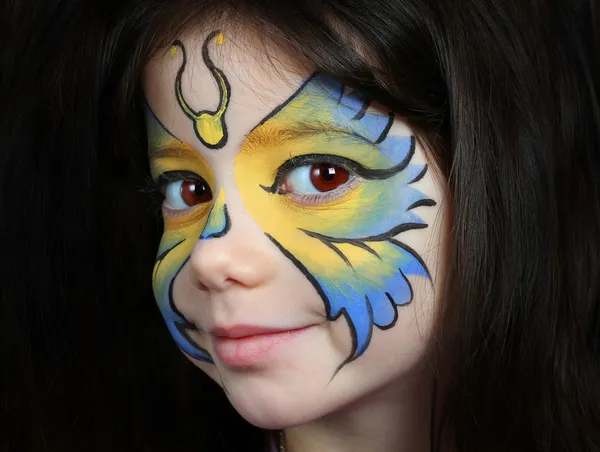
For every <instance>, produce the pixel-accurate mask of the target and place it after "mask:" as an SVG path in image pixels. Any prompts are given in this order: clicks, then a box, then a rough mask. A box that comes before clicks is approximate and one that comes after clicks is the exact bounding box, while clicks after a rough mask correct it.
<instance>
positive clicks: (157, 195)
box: [144, 154, 364, 218]
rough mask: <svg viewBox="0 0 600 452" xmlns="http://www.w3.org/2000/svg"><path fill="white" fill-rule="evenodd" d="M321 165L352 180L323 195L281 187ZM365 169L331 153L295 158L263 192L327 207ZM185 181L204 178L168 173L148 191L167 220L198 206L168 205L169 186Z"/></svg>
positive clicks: (284, 164)
mask: <svg viewBox="0 0 600 452" xmlns="http://www.w3.org/2000/svg"><path fill="white" fill-rule="evenodd" d="M317 164H329V165H332V166H336V167H339V168H342V169H344V170H345V171H347V172H348V174H349V179H348V180H347V181H346V182H345V183H343V184H342V185H340V186H339V187H337V188H335V189H333V190H331V191H327V192H322V193H311V194H298V193H294V192H288V193H286V192H282V191H281V190H280V188H279V187H280V186H281V185H282V183H283V182H284V180H285V179H286V178H287V177H288V176H289V175H290V174H291V173H292V171H294V170H296V169H298V168H301V167H304V166H312V165H317ZM363 168H364V167H363V166H362V165H360V164H359V163H357V162H354V161H352V160H350V159H346V158H344V157H339V156H336V155H327V154H306V155H301V156H297V157H293V158H291V159H289V160H287V161H286V162H285V163H283V164H282V165H281V166H280V167H279V169H278V170H277V173H276V175H275V180H274V182H273V184H272V185H271V187H265V186H262V188H263V189H265V190H266V191H269V192H271V193H274V194H279V195H283V196H286V197H288V198H290V199H291V200H292V201H293V202H294V203H296V204H299V205H304V206H314V205H319V204H324V203H327V202H330V201H333V200H335V199H339V198H341V197H342V196H344V195H345V194H346V193H348V192H349V191H352V190H353V189H354V188H355V187H356V185H357V184H358V183H359V181H360V179H361V178H360V177H359V176H358V175H357V172H361V169H363ZM183 179H200V180H201V179H202V178H201V177H200V176H198V175H197V174H195V173H193V172H191V171H167V172H164V173H162V174H161V175H160V176H159V177H158V178H157V180H156V181H154V180H152V179H150V180H149V181H148V184H147V187H146V188H145V189H144V191H145V192H146V193H147V194H148V195H149V197H150V202H151V205H152V207H153V210H155V211H157V212H162V214H163V215H164V216H165V217H166V218H173V217H178V216H182V215H186V214H187V213H189V212H190V211H192V210H193V209H194V208H196V206H191V207H189V208H186V209H170V208H169V207H168V206H166V204H165V202H164V201H165V189H166V187H167V185H168V184H170V183H173V182H178V181H180V180H183Z"/></svg>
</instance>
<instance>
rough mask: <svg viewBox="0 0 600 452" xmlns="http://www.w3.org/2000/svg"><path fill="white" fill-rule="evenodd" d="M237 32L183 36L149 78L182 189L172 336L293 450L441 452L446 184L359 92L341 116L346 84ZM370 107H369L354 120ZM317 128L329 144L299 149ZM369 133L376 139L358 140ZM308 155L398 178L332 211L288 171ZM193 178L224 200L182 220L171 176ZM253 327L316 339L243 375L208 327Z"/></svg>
mask: <svg viewBox="0 0 600 452" xmlns="http://www.w3.org/2000/svg"><path fill="white" fill-rule="evenodd" d="M222 31H223V33H222V34H218V33H217V34H216V33H213V34H212V35H211V34H210V33H211V32H212V30H211V31H209V32H208V33H206V32H198V33H197V34H191V35H188V36H186V37H185V38H183V39H181V40H180V43H178V44H177V45H175V46H174V47H172V48H170V49H166V51H165V52H162V53H160V54H159V55H158V56H157V57H156V58H155V59H153V60H151V61H150V62H149V64H148V65H147V67H146V70H145V74H144V91H145V95H146V99H147V102H148V106H149V109H148V112H147V124H148V133H149V155H150V165H151V170H152V175H153V178H154V179H155V180H156V181H158V182H159V183H161V184H162V186H163V189H164V190H166V192H167V193H168V196H167V200H166V202H165V205H164V209H163V210H164V216H165V235H164V236H163V241H162V243H161V247H160V249H159V253H158V254H159V257H158V259H157V267H156V268H155V273H154V288H155V295H156V297H157V301H158V303H159V306H160V308H161V311H162V312H163V315H164V316H165V319H166V321H167V324H168V325H169V329H170V331H171V333H172V334H173V335H174V338H175V340H176V342H177V344H178V345H179V346H180V348H181V349H182V350H183V351H184V353H185V354H186V355H187V356H188V357H189V358H190V359H191V360H192V361H193V362H194V363H195V364H196V365H197V366H198V367H199V368H200V369H202V370H203V371H204V372H206V373H207V374H208V375H209V376H210V377H211V378H212V379H214V381H215V382H216V383H217V384H219V385H220V386H221V387H222V388H223V389H224V390H225V391H226V394H227V396H228V398H229V400H230V401H231V403H232V404H233V406H234V407H235V408H236V410H237V411H238V412H239V413H240V414H241V415H242V416H243V417H245V418H246V419H247V420H248V421H249V422H251V423H253V424H255V425H257V426H259V427H262V428H267V429H285V430H286V443H287V448H288V450H293V451H304V450H306V451H308V450H310V451H316V450H328V451H336V450H339V451H349V450H371V451H385V450H411V451H418V450H426V448H427V447H428V433H429V432H428V429H429V416H430V407H431V374H430V370H429V366H428V365H427V360H426V355H425V351H426V347H427V343H428V339H429V337H430V329H431V324H432V321H433V316H434V310H435V306H436V300H435V294H436V293H439V292H440V291H439V290H437V289H438V287H439V286H440V284H441V282H440V281H441V280H442V279H443V278H442V276H441V274H442V270H443V269H442V268H441V267H440V265H439V264H438V261H439V260H440V256H441V252H442V251H441V248H442V247H440V245H441V242H442V240H441V231H442V224H443V221H442V219H443V216H444V209H443V204H442V203H441V200H442V197H443V190H442V184H441V183H440V182H439V181H438V180H439V178H437V177H436V174H435V170H434V169H433V168H432V167H427V168H426V167H425V165H426V163H427V160H426V156H425V152H424V151H423V149H422V148H421V146H420V145H419V143H418V140H414V139H411V137H413V136H414V134H413V133H412V131H411V130H410V129H409V128H408V126H407V125H406V124H405V123H403V121H402V119H401V118H399V117H394V118H393V121H392V120H390V118H391V116H390V112H388V111H387V110H385V109H384V108H382V107H380V106H377V105H373V104H368V102H367V101H366V100H365V99H362V97H360V96H359V95H358V94H357V93H354V94H353V93H352V92H351V91H350V90H347V89H344V90H343V91H339V93H340V94H341V95H342V99H343V100H342V101H341V102H339V103H340V105H341V106H338V105H337V104H333V103H332V102H331V99H332V98H331V96H330V94H331V93H333V92H334V91H335V90H336V89H337V88H339V87H338V86H337V85H336V82H335V81H333V80H328V79H321V78H319V77H318V75H317V76H315V75H313V74H311V73H310V72H306V70H299V69H294V65H293V64H292V63H290V62H289V61H287V60H286V55H282V54H280V53H276V52H273V51H268V52H266V51H265V50H264V49H263V48H261V47H260V46H252V45H251V44H249V43H250V42H251V39H250V38H251V37H249V36H243V35H236V34H234V33H233V32H228V31H227V30H226V29H224V30H222ZM209 35H210V36H209ZM207 37H210V39H209V40H207ZM203 44H204V45H205V46H204V47H205V55H204V58H203ZM207 49H208V51H209V55H210V61H209V64H207V60H206V50H207ZM184 52H185V53H184ZM267 54H268V55H267ZM184 56H185V60H186V61H185V65H184V64H183V63H184ZM182 68H183V70H182ZM211 68H212V69H211ZM214 68H217V69H218V73H217V75H216V76H215V70H214ZM178 74H179V78H178ZM222 76H224V77H225V78H226V84H225V83H224V81H223V77H222ZM219 86H221V89H219ZM223 87H226V88H227V92H226V93H225V94H226V95H227V96H228V97H227V102H223V95H224V94H223ZM302 87H304V89H302ZM341 88H343V87H341ZM282 105H284V106H287V107H285V108H280V109H279V110H277V109H278V107H280V106H282ZM362 105H365V106H366V105H368V110H366V111H363V115H364V116H363V117H362V118H361V119H360V120H355V119H353V117H354V115H355V114H356V113H358V111H359V110H360V107H361V106H362ZM224 106H226V108H225V109H224V108H223V107H224ZM344 108H345V110H344ZM352 109H355V110H352ZM274 111H275V113H274ZM201 112H204V113H203V114H204V119H203V120H202V121H204V122H201V121H200V119H199V118H200V117H201V115H200V113H201ZM207 112H208V113H207ZM211 112H213V113H215V114H214V115H213V116H211V114H212V113H211ZM217 115H218V117H217ZM265 118H267V119H265ZM211 121H212V122H211ZM308 122H311V123H312V126H314V127H313V129H314V130H312V131H310V130H309V131H307V130H306V128H304V129H303V134H302V136H301V137H300V138H298V137H295V138H294V139H293V140H290V139H285V138H284V136H285V130H289V129H290V128H293V127H295V126H297V125H298V124H304V125H306V124H307V123H308ZM388 122H389V123H390V124H391V128H389V127H388V129H389V130H387V131H386V133H385V140H384V141H382V142H381V143H377V144H374V142H375V141H376V139H377V138H381V137H382V136H383V135H381V133H382V132H383V129H385V125H387V124H388ZM211 124H216V125H215V126H214V127H213V126H212V125H211ZM223 124H224V125H225V133H222V130H223ZM365 124H367V125H368V124H371V125H372V127H371V128H369V127H367V126H366V125H365ZM211 127H212V128H211ZM340 129H344V130H345V132H344V133H340ZM203 130H204V131H207V132H206V134H205V135H203V134H204V132H202V131H203ZM369 133H372V134H374V135H373V137H371V138H372V139H370V141H371V142H370V143H366V142H365V140H362V141H361V140H360V139H358V138H357V135H361V136H362V137H365V136H366V137H367V138H369V137H368V135H369ZM215 143H217V145H215ZM306 154H311V155H313V154H317V156H318V158H321V156H322V155H334V156H336V157H340V158H342V159H344V160H343V161H344V162H345V161H346V160H350V161H353V162H358V163H360V165H361V167H368V168H369V169H376V170H384V169H389V168H397V169H398V168H401V171H396V172H394V173H393V175H391V176H390V175H389V174H388V175H387V176H386V177H385V178H384V177H383V176H381V177H379V176H378V178H375V179H373V178H371V179H368V178H367V179H365V178H361V177H359V176H356V175H355V174H349V176H350V179H349V181H348V182H347V183H343V184H341V189H337V191H334V194H335V196H334V197H329V198H325V197H324V195H323V193H317V194H316V196H314V194H313V196H312V197H310V196H309V195H307V194H306V193H305V191H306V190H305V191H304V192H303V191H302V190H303V189H304V188H306V187H307V185H306V181H309V179H308V177H307V176H306V174H308V173H306V172H304V173H303V172H302V171H303V170H297V169H294V168H291V169H289V170H288V172H287V173H286V172H285V171H284V172H283V173H281V168H282V167H283V168H284V169H285V166H284V165H285V162H286V161H288V160H289V159H290V157H295V158H300V157H301V156H303V155H306ZM336 162H337V161H336ZM330 163H331V162H330ZM310 165H311V162H309V163H308V164H307V165H305V166H308V167H310ZM330 166H332V164H330ZM337 168H340V167H339V166H338V167H337ZM173 171H178V172H180V173H172V172H173ZM292 171H296V172H295V173H293V174H292ZM338 171H339V169H338ZM168 172H171V173H169V174H171V176H170V178H169V180H167V181H164V180H162V179H161V175H163V176H164V175H165V174H167V173H168ZM182 172H186V173H182ZM190 172H191V173H193V174H195V175H197V176H200V177H202V178H203V179H204V180H205V181H206V185H207V186H209V187H210V192H211V195H210V196H209V197H208V200H207V202H203V203H199V204H197V205H195V206H193V207H191V208H187V209H183V208H179V209H174V208H173V207H174V206H172V205H169V200H171V201H173V200H181V198H178V199H176V198H177V195H178V194H179V193H180V189H179V185H177V184H178V181H177V177H174V176H173V174H175V176H177V175H178V174H180V177H179V180H181V179H182V178H184V177H189V173H190ZM349 173H351V171H349ZM181 174H183V175H181ZM282 174H283V175H282ZM368 174H369V175H371V176H372V174H373V173H372V172H371V173H368ZM386 174H387V173H386ZM423 174H424V175H423ZM186 175H187V176H186ZM278 175H279V176H281V177H280V180H278V179H277V178H278ZM417 176H419V177H417ZM421 176H422V177H421ZM369 177H370V176H369ZM282 178H283V179H282ZM415 179H418V180H415ZM413 181H414V182H413ZM281 187H284V188H285V190H280V188H281ZM313 188H314V187H313ZM301 189H302V190H301ZM330 194H331V193H330ZM309 197H310V202H309V200H308V199H309ZM315 199H316V201H315ZM415 202H417V204H416V205H415V204H414V203H415ZM171 204H176V203H174V202H172V203H171ZM413 205H415V206H414V207H412V206H413ZM177 206H180V207H181V205H180V204H177V205H176V206H175V207H177ZM409 207H410V208H409ZM406 224H413V225H415V226H414V227H403V226H402V225H406ZM390 230H392V231H394V234H393V235H390V236H389V237H385V239H372V237H374V236H377V235H378V234H382V233H385V232H389V231H390ZM307 231H308V232H307ZM317 235H318V236H317ZM323 237H328V239H324V238H323ZM369 237H370V238H371V239H368V238H369ZM331 239H335V240H337V241H335V242H333V245H334V246H335V247H336V249H337V251H335V250H333V248H332V242H331ZM328 240H329V242H328ZM356 241H359V242H361V243H360V246H358V245H357V244H356ZM326 242H328V243H326ZM342 242H343V243H342ZM400 245H402V246H400ZM367 248H368V249H367ZM342 255H343V256H344V257H343V258H342V257H341V256H342ZM399 269H400V270H402V271H401V272H400V271H399ZM385 293H388V294H391V298H390V299H388V298H385V297H384V298H381V295H382V294H385ZM365 297H366V298H368V299H369V300H370V301H369V302H368V303H366V302H365V299H366V298H365ZM378 297H379V298H378ZM391 299H393V301H394V302H393V303H392V302H390V300H391ZM169 303H170V304H169ZM369 316H371V317H369ZM369 318H370V319H371V320H370V321H368V319H369ZM365 319H367V320H365ZM239 324H250V325H258V326H263V327H276V328H278V329H281V330H294V329H297V328H302V327H308V328H307V329H306V330H305V331H303V332H302V333H301V334H299V335H298V336H297V337H294V338H292V339H290V340H285V341H284V342H282V343H281V344H280V345H279V346H277V347H276V348H274V349H273V350H271V351H270V352H269V353H267V354H266V355H260V356H258V357H257V358H256V359H250V360H249V361H248V362H245V364H243V365H231V364H227V363H226V362H223V359H221V358H220V356H219V353H217V352H216V351H215V343H216V338H215V334H216V333H215V334H211V331H212V332H213V333H214V329H215V327H220V326H231V325H239Z"/></svg>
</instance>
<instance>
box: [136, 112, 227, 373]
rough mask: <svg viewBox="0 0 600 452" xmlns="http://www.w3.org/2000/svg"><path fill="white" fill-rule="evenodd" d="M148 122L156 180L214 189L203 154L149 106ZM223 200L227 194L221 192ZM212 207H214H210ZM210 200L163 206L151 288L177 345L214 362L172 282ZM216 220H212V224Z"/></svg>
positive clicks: (199, 230) (195, 239) (198, 231)
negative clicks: (194, 334)
mask: <svg viewBox="0 0 600 452" xmlns="http://www.w3.org/2000/svg"><path fill="white" fill-rule="evenodd" d="M146 125H147V133H148V148H149V156H150V172H151V174H152V178H153V179H154V181H155V182H159V181H160V180H161V179H166V180H167V181H168V180H170V179H169V178H172V179H173V180H177V179H183V178H185V175H187V174H189V175H193V177H194V178H201V179H203V180H204V181H205V182H206V183H207V184H208V186H209V187H210V188H211V190H213V189H214V186H215V182H214V177H213V173H212V170H211V168H210V166H209V165H208V164H207V162H206V161H205V160H204V158H202V156H201V155H200V154H199V153H198V152H197V151H196V150H195V149H193V148H192V147H191V146H189V145H187V144H185V143H183V142H182V141H180V140H179V139H177V138H176V137H175V136H173V135H172V134H171V133H170V132H169V131H168V130H167V129H166V127H165V126H164V125H163V124H162V123H161V122H160V121H159V120H158V119H157V118H156V116H155V115H154V113H153V112H152V111H151V110H150V108H149V107H148V108H147V111H146ZM221 198H223V203H224V195H221ZM211 207H212V209H211ZM213 210H214V207H213V206H212V203H211V202H205V203H201V204H198V205H196V206H193V207H191V208H189V209H186V210H184V211H169V210H165V209H163V219H164V231H163V235H162V238H161V242H160V245H159V249H158V257H157V260H156V264H155V265H154V271H153V274H152V287H153V290H154V296H155V298H156V300H157V302H158V306H159V308H160V311H161V313H162V315H163V317H164V318H165V321H166V323H167V326H168V328H169V331H170V332H171V335H172V336H173V337H174V339H175V341H176V342H177V345H179V347H180V348H181V349H182V350H183V351H185V352H186V353H187V354H188V355H190V356H193V357H194V358H196V359H199V360H203V361H208V362H211V358H210V356H209V355H208V353H207V352H206V350H204V349H202V348H201V347H199V346H198V345H197V344H196V343H195V342H194V341H193V340H192V339H191V337H190V336H189V335H188V331H189V330H190V329H193V326H191V325H189V324H188V323H187V321H186V320H185V319H184V318H183V316H182V315H181V314H180V313H179V311H178V310H177V308H176V307H175V305H174V304H173V303H172V299H171V296H170V293H171V290H172V284H173V281H174V280H175V278H176V276H177V274H178V273H179V271H180V269H181V267H182V266H183V264H184V263H185V262H186V261H187V259H188V258H189V256H190V254H191V253H192V250H193V249H194V246H196V243H197V242H198V239H199V237H200V235H201V233H202V230H203V229H204V228H205V225H206V224H207V222H208V221H209V218H210V217H212V216H213V215H212V214H211V211H213ZM214 222H215V221H214V220H213V223H214Z"/></svg>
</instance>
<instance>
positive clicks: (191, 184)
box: [164, 176, 212, 210]
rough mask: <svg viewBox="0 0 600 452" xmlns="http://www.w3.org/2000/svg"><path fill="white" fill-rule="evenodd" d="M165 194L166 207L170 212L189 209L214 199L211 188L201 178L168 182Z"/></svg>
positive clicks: (165, 186)
mask: <svg viewBox="0 0 600 452" xmlns="http://www.w3.org/2000/svg"><path fill="white" fill-rule="evenodd" d="M164 194H165V207H166V208H168V209H170V210H185V209H189V208H190V207H194V206H196V205H198V204H202V203H205V202H210V201H211V199H212V192H211V190H210V186H209V185H208V183H207V182H206V181H205V180H204V179H202V178H201V177H199V176H196V177H194V178H190V177H187V178H185V179H180V180H175V181H172V182H167V183H166V184H165V185H164Z"/></svg>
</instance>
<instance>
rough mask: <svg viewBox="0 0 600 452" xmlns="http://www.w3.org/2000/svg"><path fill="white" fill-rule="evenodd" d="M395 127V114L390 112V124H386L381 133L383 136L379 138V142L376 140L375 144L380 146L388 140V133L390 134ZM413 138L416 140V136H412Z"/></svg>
mask: <svg viewBox="0 0 600 452" xmlns="http://www.w3.org/2000/svg"><path fill="white" fill-rule="evenodd" d="M393 125H394V112H393V111H390V112H389V117H388V123H387V124H386V126H385V128H384V129H383V131H382V132H381V135H379V138H377V140H375V144H379V143H381V142H383V141H384V140H385V139H386V138H387V136H388V133H390V130H391V129H392V126H393ZM411 138H412V139H413V140H414V136H412V135H411Z"/></svg>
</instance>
